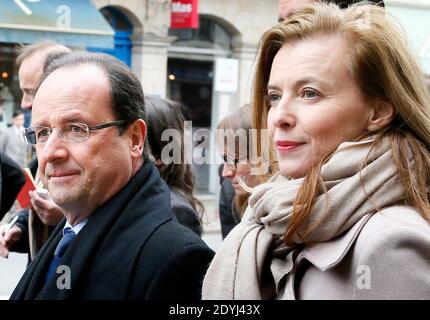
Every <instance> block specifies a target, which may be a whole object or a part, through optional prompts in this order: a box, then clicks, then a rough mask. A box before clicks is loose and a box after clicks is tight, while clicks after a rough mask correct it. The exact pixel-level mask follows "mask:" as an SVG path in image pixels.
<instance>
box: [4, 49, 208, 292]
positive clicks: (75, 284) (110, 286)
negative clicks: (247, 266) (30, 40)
mask: <svg viewBox="0 0 430 320" xmlns="http://www.w3.org/2000/svg"><path fill="white" fill-rule="evenodd" d="M32 117H33V127H31V128H29V129H27V130H26V138H27V140H28V142H30V143H34V144H36V152H37V157H38V160H39V170H40V176H41V179H42V180H43V182H44V185H46V186H47V188H48V190H49V192H50V195H51V197H52V199H53V200H54V201H55V203H57V204H58V205H59V206H60V207H61V208H62V210H63V213H64V216H65V218H66V219H65V220H64V221H62V222H61V223H60V224H59V225H58V226H57V228H56V229H55V230H54V232H53V234H52V235H51V237H50V238H49V240H48V242H47V243H46V244H45V246H44V247H43V248H42V250H41V251H40V253H39V254H38V255H37V256H36V258H35V260H34V261H33V262H32V263H31V264H30V265H29V267H28V269H27V270H26V272H25V274H24V276H23V277H22V279H21V281H20V282H19V284H18V286H17V287H16V289H15V291H14V292H13V294H12V296H11V299H14V300H21V299H115V300H116V299H169V300H196V299H200V297H201V285H202V279H203V276H204V274H205V272H206V269H207V267H208V265H209V263H210V261H211V259H212V256H213V252H212V250H210V249H209V248H208V247H207V246H206V245H205V243H204V242H203V241H202V240H201V239H200V238H199V237H198V236H197V235H195V234H194V233H193V232H192V231H191V230H189V229H187V228H185V227H183V226H181V225H180V224H179V223H178V222H177V220H176V219H175V217H174V215H173V214H172V211H171V208H170V198H169V189H168V188H167V186H166V184H165V183H164V182H163V181H162V179H161V178H160V177H159V174H158V170H157V169H156V168H155V166H154V165H153V164H152V163H151V162H150V160H148V159H149V157H148V154H149V151H148V148H147V144H146V143H145V138H146V124H145V122H144V120H143V119H145V106H144V97H143V92H142V88H141V85H140V83H139V80H138V79H137V78H136V76H135V75H134V74H133V73H132V72H131V71H130V70H129V69H128V68H127V66H125V65H124V64H123V63H121V62H120V61H118V60H116V59H115V58H113V57H111V56H108V55H104V54H95V53H83V52H80V53H72V54H69V55H66V56H64V57H62V58H59V59H57V60H55V63H53V64H51V65H50V67H48V68H47V70H46V72H45V75H44V80H43V82H42V84H41V86H40V88H39V90H38V91H37V94H36V97H35V99H34V103H33V110H32Z"/></svg>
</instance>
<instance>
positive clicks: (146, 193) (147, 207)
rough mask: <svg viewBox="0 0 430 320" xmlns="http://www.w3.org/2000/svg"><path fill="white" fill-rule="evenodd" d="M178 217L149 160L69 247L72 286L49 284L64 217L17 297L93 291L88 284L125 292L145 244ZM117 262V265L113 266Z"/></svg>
mask: <svg viewBox="0 0 430 320" xmlns="http://www.w3.org/2000/svg"><path fill="white" fill-rule="evenodd" d="M172 218H173V219H174V217H173V215H172V212H171V209H170V194H169V190H168V188H167V186H166V184H165V183H164V182H163V181H162V179H161V178H160V176H159V174H158V170H157V169H156V168H155V166H154V165H153V164H152V163H149V162H148V163H146V164H144V165H143V167H142V168H141V169H140V170H139V171H138V172H137V173H136V174H135V175H134V176H133V178H132V179H131V180H130V181H129V183H128V184H127V185H126V186H125V187H124V188H123V189H122V190H120V191H119V192H118V193H117V194H116V195H115V196H114V197H112V198H111V199H110V200H108V201H107V202H106V203H105V204H103V205H102V206H101V207H99V208H98V209H97V210H96V211H94V212H93V213H92V214H91V215H90V217H89V218H88V222H87V224H86V225H85V227H84V228H83V229H82V230H81V231H80V232H79V234H78V235H77V236H76V238H75V240H74V241H73V242H72V243H71V244H70V246H69V248H68V249H67V250H66V252H65V254H64V257H63V258H62V260H61V262H60V264H63V265H67V266H69V267H70V270H71V288H72V289H71V290H59V289H58V288H57V285H56V278H55V277H53V278H52V279H51V280H50V281H49V282H48V283H47V284H46V285H45V284H44V279H45V275H46V271H47V268H48V266H49V263H50V261H51V259H52V256H53V252H54V250H55V247H56V246H57V244H58V242H59V241H60V239H61V237H62V229H63V226H64V223H65V221H64V220H63V221H62V223H60V224H59V225H58V226H57V228H56V229H55V231H54V232H53V234H52V235H51V237H50V239H49V240H48V242H47V243H46V244H45V246H44V247H43V248H42V250H41V252H39V253H38V255H37V257H36V259H35V260H34V261H33V262H32V263H31V264H30V266H29V267H28V269H27V270H26V272H25V274H24V276H23V278H22V279H21V281H20V283H19V284H18V286H17V288H16V289H15V291H14V293H13V294H12V297H11V299H67V298H72V297H77V298H79V297H80V296H82V295H83V294H87V292H85V291H86V290H87V289H88V290H93V289H94V290H100V288H103V287H104V288H113V289H115V290H112V291H111V292H108V293H106V294H105V296H109V297H110V298H112V299H121V298H124V296H125V295H126V291H127V287H128V286H127V284H128V283H129V281H131V280H130V279H131V278H132V273H133V268H134V263H135V261H136V259H137V257H138V255H139V253H140V250H141V248H142V246H143V245H144V243H145V241H146V240H147V239H148V237H149V236H150V235H151V234H152V233H153V232H154V230H155V229H157V228H158V227H159V226H160V225H162V224H163V223H165V222H167V221H169V220H171V219H172ZM112 248H114V249H112ZM113 264H115V268H111V267H110V266H112V265H113ZM107 268H108V269H109V272H107ZM107 274H109V276H107ZM105 290H106V289H105ZM90 295H91V293H90Z"/></svg>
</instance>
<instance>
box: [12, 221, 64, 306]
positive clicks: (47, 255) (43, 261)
mask: <svg viewBox="0 0 430 320" xmlns="http://www.w3.org/2000/svg"><path fill="white" fill-rule="evenodd" d="M64 224H65V219H64V220H63V221H62V222H60V223H59V225H58V226H57V227H56V229H55V230H54V232H53V233H52V235H51V237H50V238H49V239H48V241H47V242H46V244H45V245H44V246H43V248H42V249H41V251H40V252H39V253H38V254H37V255H36V257H35V259H34V260H33V261H32V262H31V263H30V265H29V266H28V268H27V270H26V271H25V273H24V275H23V276H22V278H21V280H20V281H19V283H18V285H17V286H16V288H15V290H14V292H13V293H12V295H11V298H10V299H11V300H22V299H26V300H33V299H35V298H36V296H37V295H38V293H39V292H40V290H41V289H42V288H43V286H44V285H45V276H46V272H47V270H48V267H49V264H50V263H51V259H52V257H53V255H54V251H55V248H56V247H57V244H58V242H59V241H60V239H61V237H62V230H63V226H64Z"/></svg>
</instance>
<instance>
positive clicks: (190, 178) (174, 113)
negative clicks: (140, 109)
mask: <svg viewBox="0 0 430 320" xmlns="http://www.w3.org/2000/svg"><path fill="white" fill-rule="evenodd" d="M145 106H146V112H147V115H146V119H147V123H148V141H149V146H150V149H151V154H152V156H153V157H154V158H155V161H157V160H161V162H162V151H163V148H164V147H165V146H166V145H167V144H171V143H173V145H174V148H177V150H180V151H181V153H180V154H181V159H180V163H174V162H171V163H169V164H165V163H162V164H161V165H160V166H158V170H159V172H160V176H161V178H162V179H163V180H164V181H165V182H166V183H167V185H168V186H169V188H173V189H174V190H175V191H177V192H179V193H180V194H182V195H183V196H184V197H185V198H186V199H187V200H188V201H189V202H190V204H191V206H192V207H193V208H194V210H196V212H197V213H198V214H199V216H198V218H199V219H200V220H201V219H202V216H203V214H204V212H205V210H204V206H203V204H202V203H201V201H200V200H198V199H197V198H196V197H195V196H194V185H195V178H194V174H193V171H192V169H191V165H190V164H189V162H188V161H185V156H186V153H185V150H184V131H185V130H184V121H186V120H185V117H184V114H187V110H186V109H185V107H184V106H182V105H181V104H179V103H177V102H174V101H171V100H168V99H161V98H157V97H145ZM166 129H175V130H177V132H178V133H179V135H175V136H173V141H170V140H169V141H163V140H162V139H161V138H162V134H163V132H164V130H166Z"/></svg>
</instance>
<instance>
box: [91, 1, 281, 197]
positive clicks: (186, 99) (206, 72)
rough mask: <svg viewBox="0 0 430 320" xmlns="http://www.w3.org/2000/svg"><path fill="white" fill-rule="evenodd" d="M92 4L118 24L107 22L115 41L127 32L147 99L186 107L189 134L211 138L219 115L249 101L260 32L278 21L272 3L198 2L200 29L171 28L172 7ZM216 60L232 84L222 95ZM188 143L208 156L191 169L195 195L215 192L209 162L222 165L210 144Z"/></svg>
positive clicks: (215, 176)
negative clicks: (206, 133)
mask: <svg viewBox="0 0 430 320" xmlns="http://www.w3.org/2000/svg"><path fill="white" fill-rule="evenodd" d="M92 2H93V3H94V4H95V6H96V7H97V8H98V9H99V10H100V11H101V12H102V13H103V15H104V16H105V18H107V20H108V21H110V22H112V21H113V20H115V18H117V20H122V21H121V22H120V23H119V24H120V25H121V26H122V28H121V27H120V28H116V27H115V26H114V24H112V23H111V26H112V27H113V28H114V29H115V32H116V35H117V34H118V32H124V31H125V30H127V31H128V32H129V34H128V39H126V40H125V42H127V43H128V44H129V45H130V47H129V49H128V50H130V52H131V62H130V66H131V68H132V70H133V71H134V72H135V73H136V74H137V76H138V77H139V79H140V80H141V81H142V86H143V89H144V92H145V94H146V95H156V96H160V97H167V98H170V99H173V100H175V101H179V102H181V103H182V104H184V105H185V106H186V107H187V108H188V110H189V113H190V117H191V120H192V126H193V132H196V131H197V130H199V129H209V130H210V131H211V132H214V128H216V125H217V123H218V122H219V120H220V119H221V118H222V117H223V116H225V115H226V114H228V113H229V112H230V111H232V110H234V109H235V108H238V107H239V106H241V105H243V104H245V103H248V102H249V101H250V95H251V88H252V78H253V77H252V74H253V68H254V63H255V58H256V54H257V48H258V42H259V39H260V37H261V35H262V34H263V32H264V31H265V30H267V29H268V28H270V27H271V26H272V25H274V24H275V23H276V22H277V10H278V1H277V0H268V1H261V0H235V1H231V0H217V1H214V0H199V1H198V13H199V29H198V30H195V29H194V30H193V29H170V28H169V27H170V15H171V11H170V10H171V1H166V0H145V1H142V0H131V1H129V0H127V1H125V0H92ZM112 15H116V17H112ZM124 26H128V28H124ZM116 38H117V37H116ZM122 41H124V39H122ZM116 42H117V39H116ZM120 46H121V45H120ZM118 54H121V53H118ZM222 58H224V59H225V58H227V59H229V60H227V63H233V65H234V66H235V67H236V69H235V70H236V77H237V78H236V79H237V81H236V82H235V83H234V84H233V85H232V86H231V87H230V88H225V89H222V88H221V89H220V88H218V86H217V85H216V83H215V78H216V76H217V75H216V72H221V71H219V70H220V69H219V68H221V69H222V66H221V63H222V62H225V60H222ZM217 70H218V71H217ZM233 73H234V72H233ZM233 76H234V74H233ZM212 142H213V141H212ZM193 143H194V147H195V148H194V151H193V152H194V153H195V154H196V153H201V152H203V153H204V152H209V153H210V154H209V155H208V154H206V155H205V159H207V161H205V162H204V163H201V164H195V163H194V164H193V166H194V170H195V171H196V176H197V187H198V189H199V190H200V191H201V192H211V193H213V192H216V190H217V188H218V183H219V177H218V170H217V167H218V166H217V165H214V162H218V163H220V162H221V161H220V160H221V158H220V156H219V155H217V154H216V151H215V150H214V148H213V144H212V143H211V144H210V146H209V148H208V149H205V150H201V148H202V147H201V144H198V143H197V142H196V141H194V142H193ZM199 146H200V147H199ZM205 146H207V144H206V145H205ZM199 148H200V149H199ZM207 162H208V163H207Z"/></svg>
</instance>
